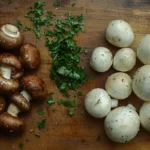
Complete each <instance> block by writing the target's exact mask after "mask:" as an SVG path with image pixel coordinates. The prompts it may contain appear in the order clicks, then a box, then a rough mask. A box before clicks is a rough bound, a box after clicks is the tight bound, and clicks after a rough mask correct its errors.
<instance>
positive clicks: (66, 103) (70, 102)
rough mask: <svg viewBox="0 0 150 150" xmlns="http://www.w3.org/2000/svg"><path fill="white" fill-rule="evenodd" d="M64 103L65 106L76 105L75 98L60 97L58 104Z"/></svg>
mask: <svg viewBox="0 0 150 150" xmlns="http://www.w3.org/2000/svg"><path fill="white" fill-rule="evenodd" d="M61 104H62V105H64V106H65V107H75V100H74V99H72V100H62V99H60V100H59V101H58V105H61Z"/></svg>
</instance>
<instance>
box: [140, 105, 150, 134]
mask: <svg viewBox="0 0 150 150" xmlns="http://www.w3.org/2000/svg"><path fill="white" fill-rule="evenodd" d="M139 115H140V121H141V125H142V126H143V128H144V129H145V130H147V131H149V132H150V102H144V103H143V105H142V107H141V108H140V113H139Z"/></svg>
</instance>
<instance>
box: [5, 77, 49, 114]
mask: <svg viewBox="0 0 150 150" xmlns="http://www.w3.org/2000/svg"><path fill="white" fill-rule="evenodd" d="M21 86H22V88H23V91H21V92H20V93H14V94H13V95H11V97H10V101H11V104H10V105H9V106H8V109H7V112H8V113H9V114H11V115H12V116H14V117H16V116H17V115H18V113H19V112H21V111H28V110H29V109H30V101H31V99H39V100H44V99H46V97H47V88H46V85H45V83H44V81H43V80H42V79H41V78H40V77H38V76H35V75H26V76H24V77H23V78H22V79H21Z"/></svg>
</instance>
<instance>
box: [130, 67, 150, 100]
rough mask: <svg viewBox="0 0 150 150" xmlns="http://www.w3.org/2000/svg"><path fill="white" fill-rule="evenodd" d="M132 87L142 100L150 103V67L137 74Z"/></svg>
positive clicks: (142, 68) (140, 69)
mask: <svg viewBox="0 0 150 150" xmlns="http://www.w3.org/2000/svg"><path fill="white" fill-rule="evenodd" d="M132 87H133V91H134V93H135V94H136V95H137V96H138V97H139V98H140V99H142V100H143V101H150V65H144V66H142V67H140V68H139V69H138V70H137V71H136V72H135V74H134V77H133V81H132Z"/></svg>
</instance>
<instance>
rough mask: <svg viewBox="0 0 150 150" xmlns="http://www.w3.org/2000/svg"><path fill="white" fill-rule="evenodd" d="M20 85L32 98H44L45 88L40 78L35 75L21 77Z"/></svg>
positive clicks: (45, 94) (45, 95)
mask: <svg viewBox="0 0 150 150" xmlns="http://www.w3.org/2000/svg"><path fill="white" fill-rule="evenodd" d="M21 85H22V88H23V89H24V90H25V91H27V92H28V93H29V94H30V95H31V97H32V98H33V99H40V100H45V99H46V97H47V88H46V85H45V82H44V81H43V79H42V78H40V77H38V76H36V75H26V76H24V77H23V78H22V79H21Z"/></svg>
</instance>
